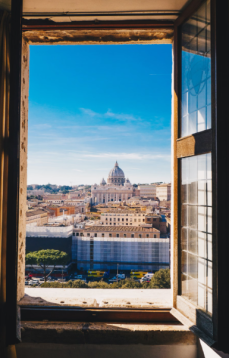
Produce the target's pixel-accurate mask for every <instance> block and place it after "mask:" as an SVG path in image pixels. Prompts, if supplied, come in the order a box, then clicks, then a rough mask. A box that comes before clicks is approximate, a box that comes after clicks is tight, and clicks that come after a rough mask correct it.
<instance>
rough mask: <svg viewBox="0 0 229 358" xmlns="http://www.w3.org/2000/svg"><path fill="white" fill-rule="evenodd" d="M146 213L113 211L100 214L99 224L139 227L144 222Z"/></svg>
mask: <svg viewBox="0 0 229 358" xmlns="http://www.w3.org/2000/svg"><path fill="white" fill-rule="evenodd" d="M145 216H146V213H142V212H134V211H130V210H120V211H119V210H113V211H111V212H109V211H108V212H106V213H102V214H101V217H100V222H101V224H102V225H114V226H115V225H122V226H128V225H129V226H141V225H142V224H144V222H145Z"/></svg>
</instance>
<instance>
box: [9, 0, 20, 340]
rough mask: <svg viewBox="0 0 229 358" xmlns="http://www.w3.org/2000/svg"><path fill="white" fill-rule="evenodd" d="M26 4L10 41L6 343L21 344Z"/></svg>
mask: <svg viewBox="0 0 229 358" xmlns="http://www.w3.org/2000/svg"><path fill="white" fill-rule="evenodd" d="M21 18H22V0H12V7H11V33H10V35H11V38H10V110H9V141H8V146H9V151H8V153H9V156H8V160H9V166H8V168H9V169H8V178H7V180H8V200H7V207H6V208H5V210H7V248H6V249H7V251H6V304H5V310H6V342H7V345H14V344H15V343H16V342H18V340H19V337H18V310H17V270H18V229H19V215H20V213H19V180H20V179H19V176H20V117H21V110H20V107H21V46H22V26H21Z"/></svg>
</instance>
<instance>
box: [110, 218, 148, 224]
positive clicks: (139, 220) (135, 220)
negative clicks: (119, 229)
mask: <svg viewBox="0 0 229 358" xmlns="http://www.w3.org/2000/svg"><path fill="white" fill-rule="evenodd" d="M112 219H113V220H114V221H115V220H116V218H110V221H111V220H112ZM106 220H108V218H106ZM128 220H129V218H126V221H128ZM117 221H121V219H119V218H117ZM122 221H125V219H122ZM130 221H132V219H130ZM133 221H134V222H135V223H136V222H137V219H134V220H133ZM141 221H142V222H144V221H145V219H138V222H139V223H140V222H141Z"/></svg>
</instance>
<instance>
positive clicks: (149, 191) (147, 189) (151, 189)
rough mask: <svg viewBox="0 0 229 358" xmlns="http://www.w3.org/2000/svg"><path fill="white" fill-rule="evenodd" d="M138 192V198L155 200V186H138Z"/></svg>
mask: <svg viewBox="0 0 229 358" xmlns="http://www.w3.org/2000/svg"><path fill="white" fill-rule="evenodd" d="M138 190H140V196H147V197H148V198H156V184H150V185H138Z"/></svg>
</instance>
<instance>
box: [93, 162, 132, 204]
mask: <svg viewBox="0 0 229 358" xmlns="http://www.w3.org/2000/svg"><path fill="white" fill-rule="evenodd" d="M136 195H139V190H137V189H135V188H134V187H133V185H131V183H130V181H129V179H125V175H124V172H123V171H122V169H121V168H119V166H118V163H117V162H116V163H115V166H114V168H113V169H112V170H111V171H110V173H109V176H108V179H107V183H106V181H105V180H104V179H102V181H101V183H100V185H97V184H94V185H92V186H91V199H92V204H95V205H96V204H100V203H108V202H112V201H114V202H115V201H126V200H128V199H130V198H131V197H133V196H136Z"/></svg>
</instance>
